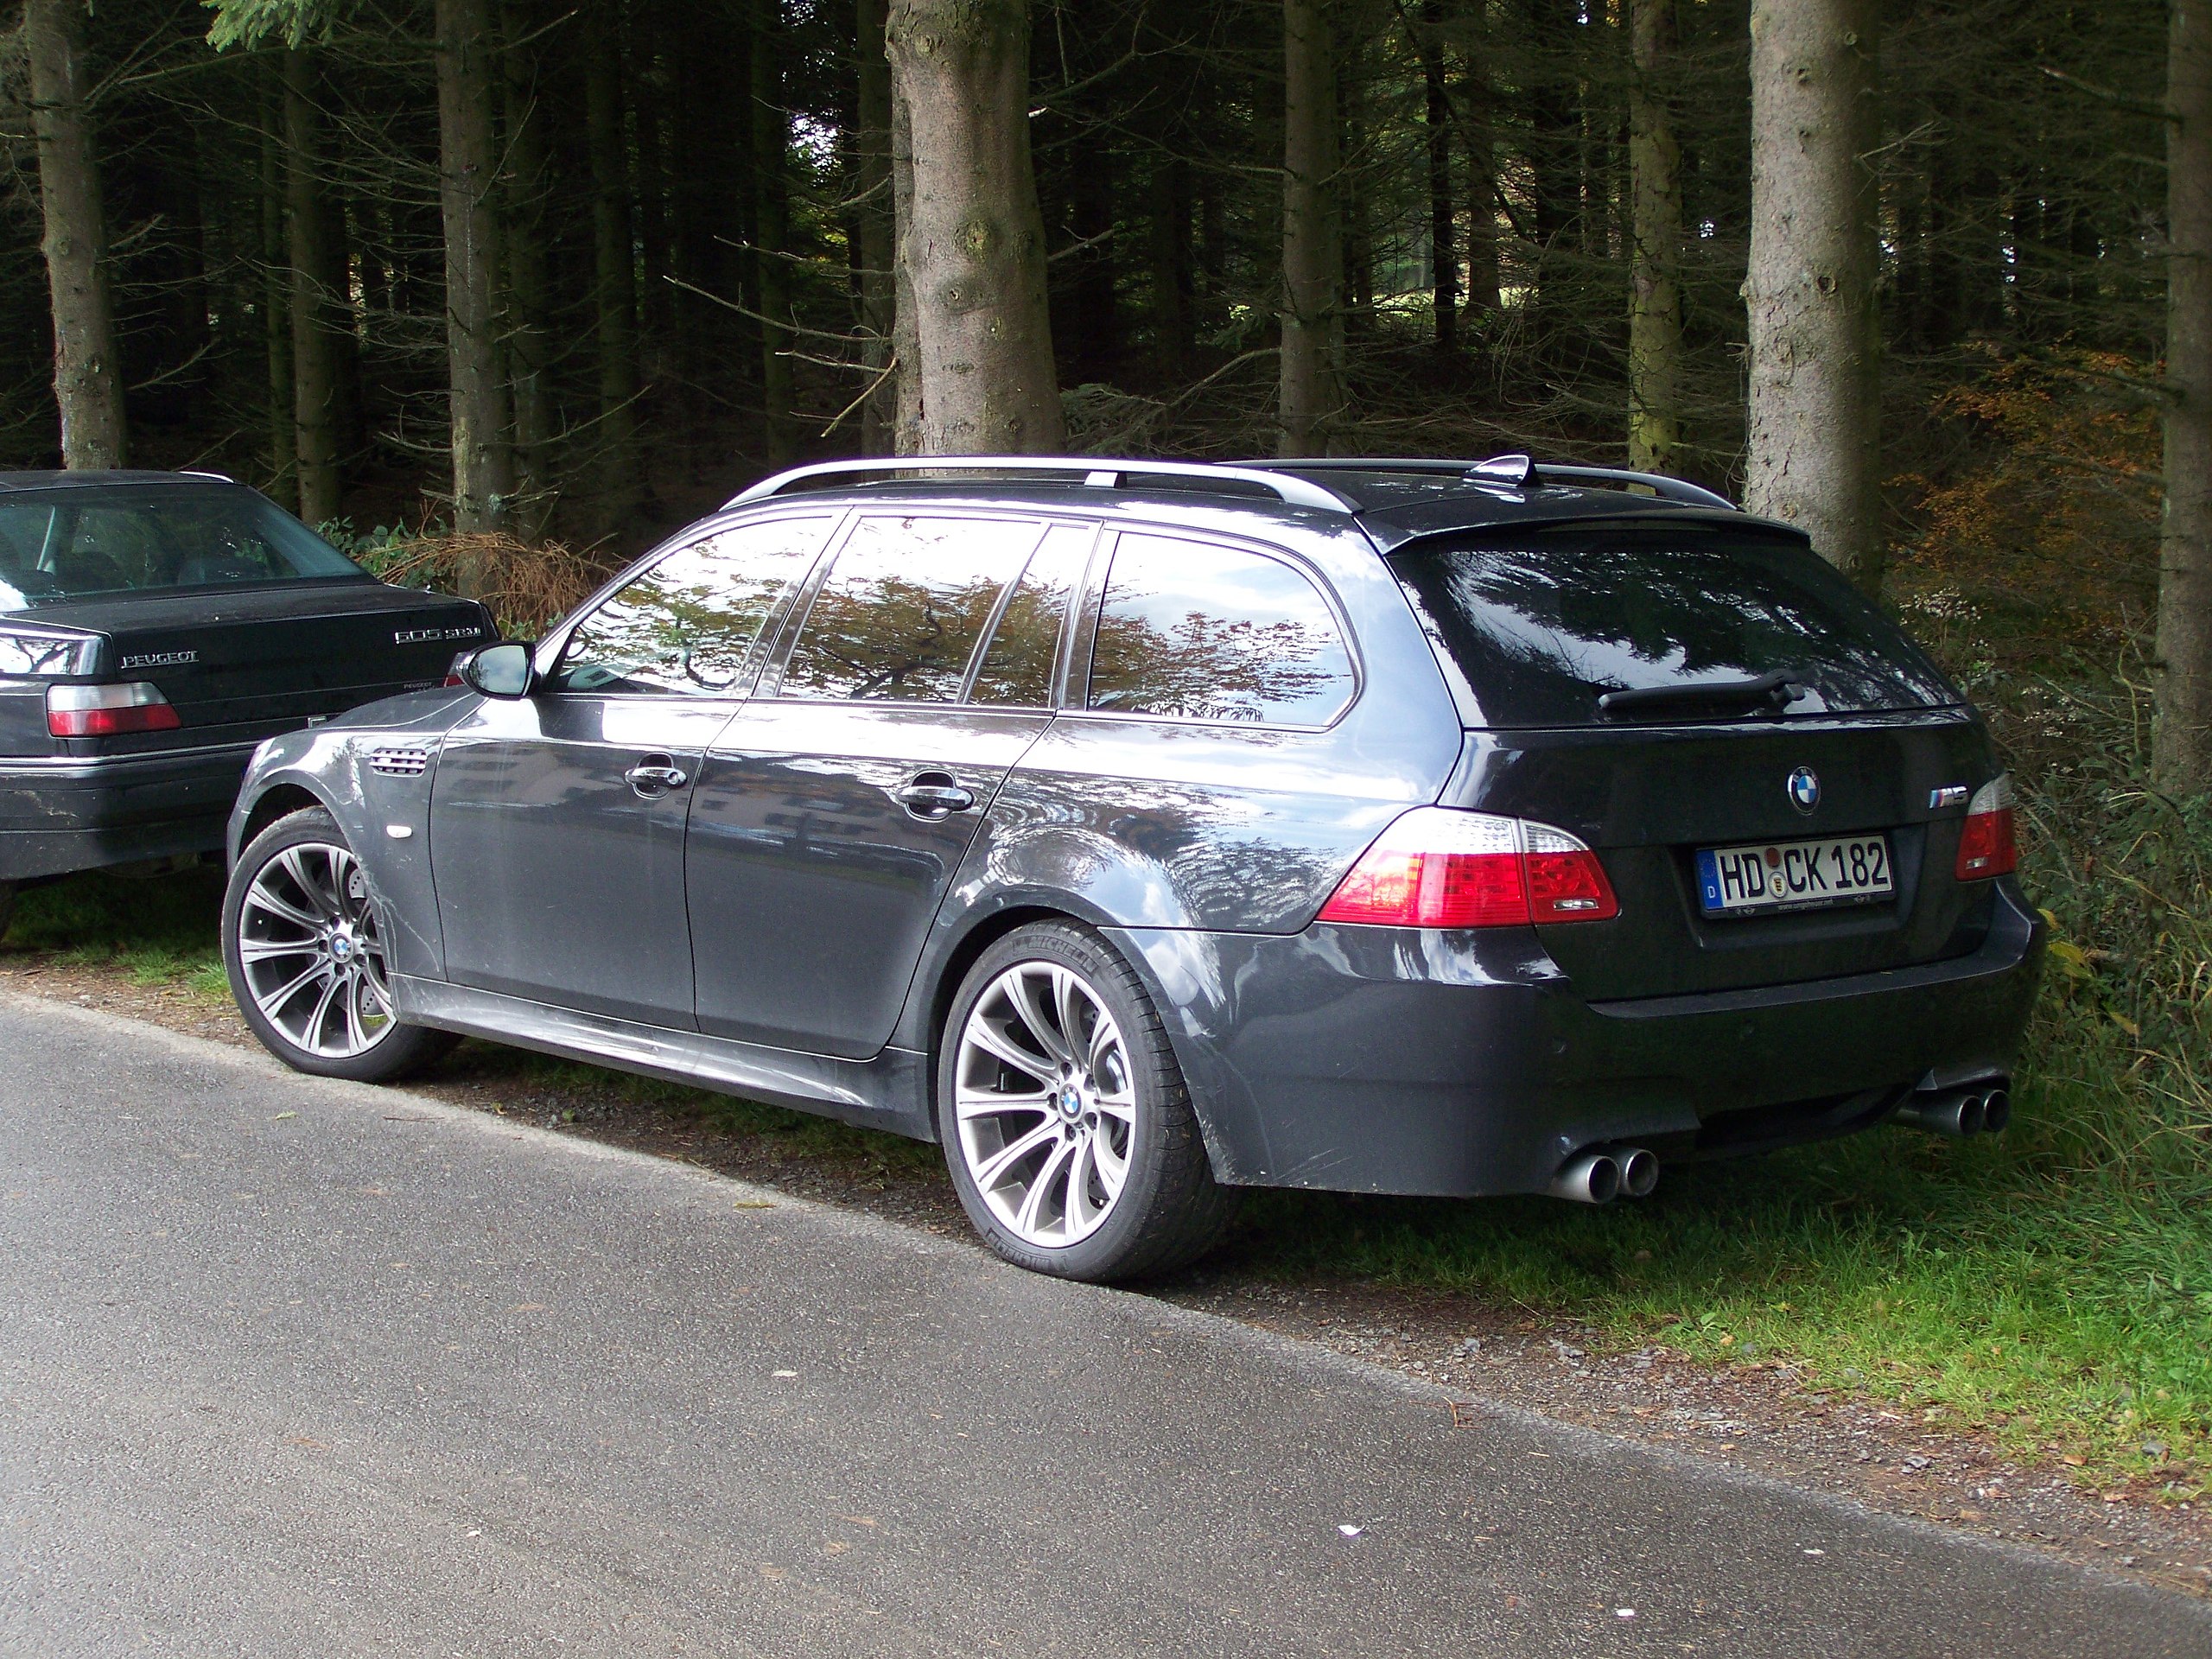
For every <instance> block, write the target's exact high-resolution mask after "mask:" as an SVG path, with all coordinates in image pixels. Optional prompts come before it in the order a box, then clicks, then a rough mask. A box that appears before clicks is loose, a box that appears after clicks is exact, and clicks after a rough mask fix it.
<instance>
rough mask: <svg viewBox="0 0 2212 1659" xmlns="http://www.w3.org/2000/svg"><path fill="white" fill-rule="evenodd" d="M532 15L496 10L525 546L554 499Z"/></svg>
mask: <svg viewBox="0 0 2212 1659" xmlns="http://www.w3.org/2000/svg"><path fill="white" fill-rule="evenodd" d="M533 23H534V15H533V13H532V12H531V10H530V9H529V8H528V7H527V6H525V5H523V4H520V3H517V0H506V3H505V5H503V6H502V7H501V8H500V25H501V32H502V34H503V35H504V36H505V54H504V58H503V60H502V63H501V66H500V69H501V73H500V83H501V92H502V96H503V99H504V105H503V111H504V113H505V117H506V137H507V169H508V170H507V179H506V187H507V188H506V200H505V213H504V215H503V216H502V223H501V226H500V238H499V245H500V251H502V252H503V253H504V254H505V256H506V273H507V329H506V355H507V372H508V378H509V381H510V383H511V385H512V388H513V391H512V397H513V400H514V417H515V445H514V448H515V500H516V506H515V527H516V533H517V534H518V535H519V536H521V537H522V538H523V539H524V540H525V541H530V542H535V541H537V540H538V539H539V538H540V537H543V535H544V534H545V531H546V527H547V525H548V524H549V523H550V520H551V518H552V514H553V505H554V500H555V494H554V482H553V455H552V443H553V397H552V389H551V387H550V385H548V384H547V370H548V366H549V364H550V344H549V338H550V325H549V318H550V313H551V308H552V281H551V277H550V275H549V273H548V270H547V265H546V253H545V199H546V191H547V188H548V185H549V182H550V159H549V157H548V156H547V154H546V144H545V117H544V111H543V110H542V109H540V108H539V105H538V96H537V50H536V43H535V42H534V41H531V38H530V36H531V31H532V29H533Z"/></svg>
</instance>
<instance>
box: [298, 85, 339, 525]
mask: <svg viewBox="0 0 2212 1659" xmlns="http://www.w3.org/2000/svg"><path fill="white" fill-rule="evenodd" d="M314 93H315V65H314V61H313V60H312V58H311V57H310V56H309V54H308V53H307V52H305V51H303V50H301V49H298V48H293V49H290V50H288V51H286V53H285V54H284V226H285V245H286V249H287V251H288V252H289V255H290V258H291V263H292V414H293V446H294V447H293V454H295V456H296V458H297V461H298V463H299V486H300V517H301V518H303V519H305V520H306V521H307V522H308V524H323V523H325V522H327V520H329V519H332V518H336V517H338V501H339V493H340V477H339V470H338V358H337V352H336V349H335V340H334V338H333V334H332V330H331V327H330V313H331V311H332V309H333V306H332V296H330V295H329V294H327V292H325V291H324V287H323V275H324V273H325V272H326V271H327V270H329V268H330V254H329V249H328V248H327V245H326V244H327V237H328V232H329V224H328V219H327V213H326V211H325V209H324V207H323V200H322V179H321V175H320V173H319V171H318V168H320V166H321V159H322V156H321V148H322V147H321V130H320V129H321V122H320V120H319V119H318V118H317V114H316V111H315V99H314Z"/></svg>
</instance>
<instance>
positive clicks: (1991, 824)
mask: <svg viewBox="0 0 2212 1659" xmlns="http://www.w3.org/2000/svg"><path fill="white" fill-rule="evenodd" d="M2019 863H2020V843H2019V838H2018V835H2017V834H2016V833H2015V832H2014V830H2013V828H2012V779H2011V778H2009V777H2006V776H2004V775H2003V774H2001V773H2000V774H1999V776H1997V777H1995V778H1993V779H1991V780H1990V781H1989V782H1987V783H1986V784H1984V785H1982V786H1981V787H1980V789H1977V790H1976V791H1974V798H1973V799H1972V800H1970V801H1968V802H1967V820H1966V822H1965V823H1963V824H1961V825H1960V826H1959V861H1958V868H1957V875H1958V878H1959V880H1961V881H1986V880H1988V879H1989V878H1990V877H1991V876H1993V875H2008V874H2011V873H2012V871H2013V870H2015V869H2017V868H2019Z"/></svg>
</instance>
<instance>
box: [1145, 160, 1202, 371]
mask: <svg viewBox="0 0 2212 1659" xmlns="http://www.w3.org/2000/svg"><path fill="white" fill-rule="evenodd" d="M1162 149H1163V151H1166V146H1165V145H1163V146H1162ZM1191 220H1192V190H1191V164H1190V162H1188V161H1187V160H1185V158H1184V157H1183V156H1178V155H1173V154H1172V153H1169V154H1166V158H1165V159H1163V160H1162V161H1161V162H1160V163H1159V164H1158V167H1157V169H1156V170H1155V172H1154V175H1153V188H1152V332H1153V346H1154V352H1155V353H1156V355H1157V357H1158V359H1159V372H1160V375H1161V377H1162V378H1164V379H1166V380H1170V381H1172V380H1174V379H1177V378H1182V377H1185V376H1187V375H1189V374H1190V372H1191V359H1192V354H1193V353H1195V352H1197V350H1198V328H1197V322H1196V312H1195V310H1194V308H1193V304H1192V302H1193V298H1194V293H1193V285H1192V270H1191Z"/></svg>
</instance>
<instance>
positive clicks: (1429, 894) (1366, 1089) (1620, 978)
mask: <svg viewBox="0 0 2212 1659" xmlns="http://www.w3.org/2000/svg"><path fill="white" fill-rule="evenodd" d="M907 465H908V466H909V467H912V463H907ZM930 466H931V468H932V471H931V474H930V475H926V476H921V477H911V476H910V477H907V478H905V479H900V478H898V477H896V476H892V477H885V476H883V475H884V474H886V472H887V470H889V469H887V467H885V466H883V465H882V464H880V463H877V464H874V465H873V467H872V470H871V469H864V468H863V467H861V466H858V465H854V464H846V465H840V466H832V467H815V468H808V469H803V470H802V471H800V472H798V473H795V474H786V475H785V476H783V477H780V478H778V479H774V480H769V481H767V482H766V483H763V484H760V485H759V486H754V487H753V489H751V490H748V491H747V492H746V493H744V494H743V495H741V496H740V497H739V498H738V499H736V500H734V502H732V503H731V504H730V505H729V507H728V509H727V510H726V511H724V512H721V513H720V514H717V515H715V517H713V518H709V519H707V520H705V521H703V522H702V523H700V524H695V525H693V526H692V527H691V528H690V529H689V530H686V531H683V533H682V534H680V535H678V536H677V537H673V538H672V539H671V540H670V541H669V542H668V543H666V544H664V546H662V547H661V548H659V549H658V550H656V551H654V552H653V553H652V554H651V555H649V556H647V557H646V558H645V559H644V560H642V561H640V562H639V563H638V564H637V565H635V566H633V567H632V569H630V570H628V571H627V572H626V573H625V574H624V575H622V576H621V577H620V578H619V579H618V580H616V581H615V582H613V583H612V584H610V585H609V586H608V587H607V588H606V589H605V590H604V591H603V592H602V593H601V594H599V595H598V596H597V597H596V598H595V599H594V600H593V601H591V602H589V603H588V604H587V605H585V606H584V607H582V608H581V609H580V610H579V611H578V612H577V613H575V615H574V616H573V617H571V618H570V619H569V620H567V621H566V622H565V623H564V624H563V626H559V627H557V628H556V629H555V630H553V631H552V632H551V633H550V636H549V637H548V638H547V639H544V640H543V641H542V642H540V643H539V644H538V645H536V646H535V647H534V648H526V647H524V646H522V645H493V646H490V647H488V648H486V649H484V650H482V651H480V652H477V653H476V654H475V655H474V657H473V658H471V659H470V661H469V662H468V663H467V664H466V665H465V667H464V669H463V678H464V680H465V681H466V685H465V687H464V688H463V689H459V690H429V691H424V692H420V693H417V694H416V695H414V696H406V697H402V698H398V699H397V700H394V701H391V702H385V703H383V704H380V705H378V706H377V707H375V708H372V709H362V710H359V711H357V712H356V713H354V714H352V715H346V716H344V717H342V718H340V719H339V720H336V721H332V722H331V723H330V724H328V725H327V726H324V727H322V728H319V729H316V730H313V731H303V732H295V733H292V734H288V735H285V736H283V737H279V738H277V739H274V740H272V741H270V742H269V743H267V744H265V745H264V747H263V748H262V750H261V753H259V755H258V756H257V759H256V760H255V762H254V765H253V767H252V770H251V772H250V774H249V776H248V779H247V781H246V784H245V790H244V792H243V794H242V795H241V797H240V799H239V803H238V810H237V812H236V814H235V816H234V817H233V818H232V855H233V869H232V880H231V886H230V892H229V897H228V900H227V904H226V912H225V934H224V938H225V949H226V955H227V958H228V963H229V967H230V972H231V976H232V984H233V986H234V987H235V988H236V990H237V993H238V1002H239V1006H240V1007H241V1008H242V1009H243V1010H244V1011H245V1016H246V1018H247V1020H249V1021H250V1022H251V1024H252V1026H253V1027H254V1029H255V1030H256V1031H257V1033H259V1034H260V1036H261V1038H262V1039H263V1040H264V1042H266V1043H267V1044H268V1045H269V1046H270V1048H271V1049H272V1050H274V1051H275V1052H277V1054H278V1055H279V1056H281V1057H282V1058H284V1059H285V1060H287V1061H289V1063H290V1064H292V1065H295V1066H297V1067H299V1068H301V1069H302V1070H305V1071H316V1072H321V1073H325V1074H329V1075H336V1076H341V1077H356V1078H367V1079H375V1078H381V1077H392V1076H396V1075H397V1074H399V1073H400V1072H402V1071H405V1070H406V1069H408V1068H409V1067H410V1066H415V1065H421V1064H423V1063H424V1062H425V1061H426V1060H428V1059H429V1058H431V1057H432V1056H434V1055H435V1054H436V1053H437V1052H440V1050H441V1048H442V1046H444V1045H445V1044H447V1043H449V1042H450V1041H451V1039H452V1033H475V1034H477V1035H480V1036H486V1037H493V1038H497V1039H501V1040H503V1041H507V1042H512V1043H518V1044H521V1045H524V1046H530V1047H534V1048H538V1049H543V1050H546V1051H549V1052H554V1053H558V1054H565V1055H571V1056H575V1057H580V1058H588V1059H592V1060H595V1061H600V1062H603V1063H607V1064H610V1065H618V1066H625V1067H628V1068H631V1069H632V1070H636V1071H645V1072H649V1073H652V1074H654V1075H657V1076H660V1077H671V1078H676V1079H680V1080H683V1081H685V1082H690V1083H695V1084H703V1085H705V1086H708V1087H710V1088H718V1089H724V1090H730V1091H733V1092H736V1093H741V1094H745V1095H749V1096H758V1097H760V1098H765V1099H769V1100H775V1101H781V1102H784V1103H789V1104H791V1105H795V1106H799V1107H803V1108H805V1109H810V1110H815V1111H821V1112H826V1113H829V1114H831V1115H833V1116H838V1117H841V1118H844V1119H847V1120H849V1121H850V1122H855V1123H864V1124H870V1125H874V1126H877V1127H880V1128H887V1129H892V1130H894V1131H897V1132H899V1133H901V1134H906V1135H916V1136H919V1137H923V1138H925V1139H931V1140H936V1141H941V1142H942V1143H943V1144H944V1147H945V1153H946V1159H947V1161H948V1163H949V1164H950V1168H951V1172H952V1175H953V1179H954V1181H955V1183H956V1185H957V1188H958V1190H959V1192H960V1195H961V1198H962V1199H963V1202H964V1203H965V1205H966V1206H967V1209H968V1211H969V1215H970V1216H971V1217H973V1218H974V1220H975V1223H976V1226H977V1228H978V1229H979V1230H980V1231H981V1232H982V1234H983V1236H985V1237H986V1238H987V1239H988V1241H989V1243H991V1244H992V1246H993V1247H994V1248H995V1249H998V1250H999V1251H1000V1252H1001V1253H1002V1254H1004V1255H1007V1257H1009V1258H1010V1259H1012V1260H1014V1261H1016V1262H1021V1263H1024V1264H1025V1265H1027V1266H1029V1267H1032V1268H1038V1269H1040V1270H1042V1271H1045V1272H1048V1273H1057V1274H1067V1275H1070V1276H1076V1277H1084V1278H1109V1277H1122V1276H1128V1275H1132V1274H1142V1273H1146V1272H1150V1271H1158V1270H1160V1269H1161V1268H1166V1267H1167V1266H1169V1265H1171V1264H1173V1263H1175V1262H1182V1261H1186V1260H1189V1259H1190V1258H1191V1257H1192V1256H1193V1255H1196V1254H1197V1253H1198V1252H1199V1251H1201V1250H1203V1249H1205V1248H1206V1247H1207V1245H1208V1244H1209V1243H1211V1241H1213V1240H1214V1239H1215V1238H1216V1237H1217V1236H1218V1235H1219V1232H1220V1230H1221V1228H1222V1227H1223V1225H1224V1224H1225V1221H1226V1219H1227V1217H1228V1214H1229V1211H1230V1196H1231V1194H1232V1193H1233V1192H1234V1191H1235V1189H1236V1188H1237V1187H1240V1186H1245V1185H1279V1186H1304V1187H1319V1188H1329V1189H1335V1190H1339V1191H1347V1192H1395V1193H1436V1194H1451V1195H1465V1196H1472V1195H1477V1194H1484V1193H1506V1192H1555V1193H1558V1194H1560V1196H1562V1197H1566V1198H1574V1199H1579V1200H1582V1201H1585V1202H1603V1201H1605V1200H1606V1199H1609V1198H1613V1197H1615V1196H1617V1195H1618V1196H1626V1197H1630V1198H1640V1197H1642V1196H1643V1195H1644V1194H1645V1193H1648V1192H1649V1191H1650V1190H1651V1187H1652V1185H1653V1183H1654V1181H1655V1180H1656V1178H1657V1174H1658V1171H1659V1168H1660V1166H1661V1165H1662V1163H1663V1162H1665V1161H1667V1160H1675V1159H1682V1160H1689V1159H1702V1158H1712V1157H1717V1156H1721V1155H1725V1154H1739V1153H1745V1152H1750V1151H1754V1150H1757V1149H1759V1148H1764V1147H1777V1146H1782V1145H1786V1144H1789V1143H1791V1142H1796V1141H1810V1140H1815V1139H1818V1138H1821V1137H1824V1136H1831V1135H1843V1134H1847V1133H1850V1132H1852V1131H1855V1130H1859V1129H1865V1128H1871V1127H1872V1126H1874V1125H1876V1124H1879V1123H1884V1122H1892V1121H1901V1122H1908V1123H1910V1124H1913V1125H1916V1126H1918V1127H1920V1128H1927V1129H1934V1130H1939V1131H1943V1132H1947V1133H1951V1134H1968V1133H1974V1132H1977V1131H1980V1130H1982V1129H1989V1128H2001V1127H2002V1126H2003V1123H2004V1121H2005V1115H2006V1094H2005V1088H2006V1075H2007V1071H2008V1069H2009V1068H2010V1066H2011V1065H2012V1058H2013V1053H2014V1050H2015V1046H2016V1045H2017V1043H2018V1038H2019V1035H2020V1032H2021V1028H2022V1026H2023V1023H2024V1020H2025V1018H2026V1015H2027V1012H2028V1007H2029V1002H2030V1000H2031V996H2032V995H2033V989H2034V982H2035V974H2036V968H2037V956H2038V949H2037V947H2038V939H2037V923H2036V920H2035V917H2034V912H2032V911H2031V909H2030V908H2029V906H2027V904H2026V903H2025V902H2024V900H2023V899H2022V897H2021V894H2020V892H2019V889H2018V887H2017V885H2016V884H2015V881H2014V879H2013V876H2012V868H2013V862H2014V856H2015V855H2014V848H2013V838H2012V813H2011V808H2010V804H2009V799H2008V796H2007V793H2006V785H2005V779H2004V778H2003V776H2002V775H2001V774H2000V773H1999V771H1998V768H1997V766H1996V764H1995V762H1994V760H1993V756H1992V753H1991V749H1990V744H1989V740H1988V737H1987V734H1986V732H1985V731H1984V729H1983V727H1982V724H1981V722H1980V720H1979V719H1978V718H1977V717H1976V715H1974V710H1973V709H1970V708H1969V707H1967V703H1966V700H1965V699H1964V698H1963V697H1962V696H1961V695H1960V694H1959V692H1958V691H1957V690H1956V689H1955V687H1953V686H1952V685H1951V684H1950V683H1948V681H1946V680H1945V678H1944V677H1943V676H1942V674H1941V673H1940V672H1939V671H1937V670H1936V667H1935V666H1934V665H1933V664H1931V663H1930V662H1929V660H1928V658H1926V657H1925V656H1923V654H1922V652H1920V651H1919V650H1917V649H1916V647H1915V646H1914V645H1912V644H1911V643H1910V641H1909V640H1908V639H1906V638H1905V637H1904V635H1903V634H1902V633H1901V632H1898V630H1897V628H1896V627H1895V626H1893V625H1892V624H1891V623H1890V622H1889V621H1888V620H1886V619H1885V617H1884V616H1883V615H1882V613H1880V612H1878V610H1876V609H1875V608H1874V607H1872V606H1871V605H1869V604H1868V603H1866V601H1864V600H1862V599H1861V598H1860V597H1859V595H1858V594H1855V593H1854V592H1853V590H1852V588H1850V587H1849V586H1848V585H1847V584H1846V583H1845V582H1842V581H1841V580H1840V579H1839V578H1838V577H1837V576H1836V575H1835V574H1834V572H1833V571H1831V570H1830V569H1828V568H1827V566H1826V565H1824V564H1822V563H1821V561H1820V560H1819V559H1818V558H1816V557H1815V556H1814V555H1813V553H1812V552H1811V550H1809V548H1808V545H1807V543H1806V541H1805V538H1804V537H1802V535H1800V534H1799V533H1797V532H1796V531H1792V530H1791V529H1789V527H1788V526H1786V525H1783V524H1771V523H1767V522H1764V521H1761V520H1758V519H1755V518H1748V517H1746V516H1745V515H1744V514H1741V513H1738V512H1735V511H1733V510H1732V509H1731V508H1730V507H1729V506H1728V504H1727V503H1726V502H1725V501H1723V500H1722V499H1719V497H1716V496H1713V495H1710V494H1708V493H1706V492H1704V491H1701V490H1698V489H1695V488H1694V487H1693V486H1687V485H1683V484H1680V483H1677V482H1675V481H1673V480H1661V479H1646V478H1640V477H1637V475H1632V474H1588V473H1586V472H1582V471H1578V470H1576V469H1571V468H1563V467H1562V468H1550V467H1533V466H1531V465H1530V463H1529V461H1528V460H1527V459H1526V458H1525V457H1520V456H1514V457H1505V458H1501V459H1500V460H1498V461H1491V462H1485V463H1481V464H1478V465H1475V466H1469V465H1468V464H1467V463H1465V462H1456V461H1454V462H1401V461H1360V462H1342V463H1325V462H1309V463H1284V464H1282V465H1281V466H1276V467H1206V466H1200V465H1176V464H1173V463H1162V462H1123V461H1057V462H1040V461H1027V462H1023V461H964V462H953V463H944V464H943V465H941V466H940V464H939V463H937V462H931V463H930ZM871 477H873V478H874V479H875V480H877V481H873V482H870V481H867V480H869V479H870V478H871ZM1622 486H1628V487H1622Z"/></svg>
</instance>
